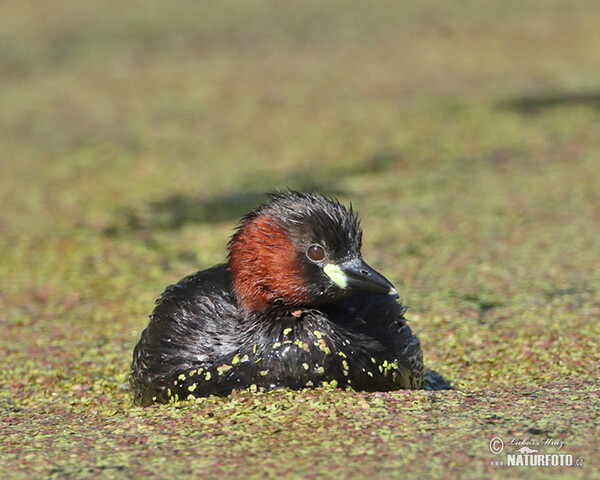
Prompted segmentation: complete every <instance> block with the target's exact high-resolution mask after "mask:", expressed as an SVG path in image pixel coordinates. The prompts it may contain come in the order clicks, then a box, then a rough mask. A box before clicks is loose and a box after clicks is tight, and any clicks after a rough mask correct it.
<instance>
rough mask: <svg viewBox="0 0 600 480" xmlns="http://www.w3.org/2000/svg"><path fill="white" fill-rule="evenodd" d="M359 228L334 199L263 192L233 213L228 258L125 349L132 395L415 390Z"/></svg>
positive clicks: (190, 282)
mask: <svg viewBox="0 0 600 480" xmlns="http://www.w3.org/2000/svg"><path fill="white" fill-rule="evenodd" d="M361 237H362V231H361V229H360V226H359V223H358V219H357V217H356V216H355V215H354V213H353V212H352V211H351V210H346V209H345V208H344V207H343V206H342V205H340V204H339V203H338V202H336V201H333V200H329V199H326V198H324V197H321V196H319V195H315V194H305V193H298V192H290V193H287V194H277V195H274V196H272V197H271V200H270V202H269V203H267V204H265V205H263V206H261V207H259V208H258V209H257V210H255V211H254V212H252V213H250V214H248V215H247V216H246V217H244V219H243V220H242V223H241V225H240V227H239V229H238V231H237V233H236V234H235V235H234V236H233V238H232V240H231V242H230V245H229V249H230V256H229V262H228V264H223V265H217V266H215V267H213V268H210V269H208V270H204V271H201V272H198V273H196V274H193V275H190V276H188V277H186V278H184V279H183V280H181V281H180V282H179V283H177V284H176V285H173V286H170V287H168V288H167V289H166V291H165V292H164V293H163V294H162V296H161V297H160V298H159V299H158V301H157V305H156V307H155V309H154V312H153V313H152V315H151V317H150V323H149V325H148V327H147V328H146V329H145V330H144V332H143V333H142V336H141V339H140V341H139V343H138V344H137V346H136V347H135V350H134V356H133V363H132V376H131V383H132V387H133V390H134V395H135V401H136V403H138V404H141V405H150V404H152V403H154V402H157V403H167V402H170V401H176V400H183V399H186V398H188V397H189V396H190V395H191V396H194V397H200V396H207V395H212V394H214V395H227V394H229V393H230V392H231V391H232V390H236V389H246V388H250V389H260V390H263V389H265V390H266V389H272V388H278V387H288V388H293V389H301V388H305V387H313V386H319V385H322V384H324V383H328V384H331V385H334V386H338V387H340V388H345V387H351V388H353V389H356V390H367V391H376V390H382V391H387V390H397V389H405V388H409V389H414V388H423V387H424V382H425V380H424V367H423V361H422V354H421V348H420V344H419V340H418V339H417V338H416V337H415V336H414V335H413V334H412V332H411V330H410V327H409V326H408V325H407V324H406V321H405V319H404V307H402V305H401V304H399V303H398V302H397V300H396V299H397V295H396V294H395V293H396V292H395V290H394V289H393V287H392V285H391V284H390V283H389V282H388V281H387V280H386V279H385V278H384V277H382V276H381V275H380V274H378V273H377V272H375V271H374V270H372V269H371V268H370V267H369V266H368V265H366V264H365V263H364V261H363V260H362V257H361V255H360V247H361ZM311 246H312V247H313V249H314V248H315V247H320V248H321V249H322V252H320V251H318V249H316V250H317V251H318V253H319V255H317V256H315V255H312V254H311V255H310V256H309V250H308V249H309V248H310V247H311ZM321 253H322V254H323V258H320V254H321ZM311 257H315V258H316V259H315V258H311Z"/></svg>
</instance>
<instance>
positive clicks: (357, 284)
mask: <svg viewBox="0 0 600 480" xmlns="http://www.w3.org/2000/svg"><path fill="white" fill-rule="evenodd" d="M323 271H324V272H325V274H326V275H327V276H328V277H329V278H330V279H331V281H332V282H333V283H335V284H336V285H337V286H338V287H340V288H343V289H348V290H361V291H363V292H368V293H374V294H376V295H393V296H398V292H397V291H396V289H395V288H394V286H393V285H392V284H391V283H390V281H389V280H388V279H387V278H385V277H384V276H383V275H382V274H381V273H379V272H378V271H376V270H374V269H372V268H371V267H369V265H367V264H366V262H365V261H364V260H363V259H362V258H360V257H359V258H355V259H352V260H348V261H346V262H344V263H342V264H340V265H333V264H331V263H330V264H328V265H325V268H324V269H323Z"/></svg>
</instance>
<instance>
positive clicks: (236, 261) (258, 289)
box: [228, 215, 310, 311]
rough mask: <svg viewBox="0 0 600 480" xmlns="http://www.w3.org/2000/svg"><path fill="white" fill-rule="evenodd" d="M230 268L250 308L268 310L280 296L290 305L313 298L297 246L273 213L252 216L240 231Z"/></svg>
mask: <svg viewBox="0 0 600 480" xmlns="http://www.w3.org/2000/svg"><path fill="white" fill-rule="evenodd" d="M228 268H229V272H230V273H231V278H232V281H233V287H234V289H235V293H236V295H237V297H238V299H239V301H240V303H241V305H242V306H243V307H244V308H245V309H246V310H248V311H260V310H265V309H266V308H268V307H269V306H271V305H273V303H274V302H276V301H278V300H279V301H281V302H283V303H285V304H289V305H305V304H307V303H308V302H309V301H310V297H309V295H308V293H307V291H306V287H305V277H304V266H303V265H302V262H300V260H298V258H297V253H296V248H295V247H294V245H292V243H291V242H290V240H289V238H288V237H287V235H286V234H285V231H284V230H283V228H281V227H280V226H279V225H277V224H276V223H275V221H274V219H273V218H272V217H271V216H269V215H259V216H257V217H255V218H252V219H250V220H248V221H247V222H246V223H245V224H244V225H243V226H242V227H241V228H240V230H239V231H238V233H236V235H235V237H234V239H233V242H232V244H231V247H230V254H229V266H228Z"/></svg>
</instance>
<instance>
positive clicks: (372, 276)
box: [228, 191, 397, 311]
mask: <svg viewBox="0 0 600 480" xmlns="http://www.w3.org/2000/svg"><path fill="white" fill-rule="evenodd" d="M361 242H362V230H361V228H360V224H359V221H358V218H357V216H356V215H355V214H354V213H353V211H352V207H350V209H346V208H345V207H344V206H343V205H341V204H340V203H339V202H337V201H335V200H330V199H328V198H325V197H322V196H320V195H316V194H310V193H300V192H295V191H291V192H288V193H285V194H273V195H270V201H269V202H268V203H266V204H264V205H262V206H260V207H259V208H257V209H256V210H254V211H253V212H251V213H249V214H248V215H246V216H245V217H244V218H243V219H242V221H241V224H240V226H239V228H238V230H237V232H236V233H235V234H234V235H233V237H232V239H231V241H230V242H229V263H228V269H229V272H230V273H231V277H232V281H233V286H234V290H235V293H236V295H237V297H238V299H239V301H240V303H241V305H242V306H243V307H244V308H245V309H246V310H248V311H260V310H264V309H266V308H268V307H270V306H272V305H275V304H283V305H289V306H298V307H310V306H318V305H322V304H324V303H327V302H331V301H333V300H336V299H338V298H340V297H342V296H343V295H344V294H345V293H346V292H348V291H350V290H361V291H365V292H369V293H373V294H378V295H393V296H397V292H396V290H395V289H394V287H393V285H392V284H391V283H390V282H389V281H388V280H387V279H386V278H385V277H384V276H383V275H381V274H380V273H378V272H377V271H375V270H373V269H372V268H371V267H369V266H368V265H367V264H366V263H365V261H364V260H363V259H362V256H361V251H360V250H361Z"/></svg>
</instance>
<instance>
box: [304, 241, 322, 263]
mask: <svg viewBox="0 0 600 480" xmlns="http://www.w3.org/2000/svg"><path fill="white" fill-rule="evenodd" d="M306 256H307V257H308V258H309V259H310V260H312V261H313V262H320V261H321V260H323V259H324V258H325V250H323V247H322V246H321V245H311V246H310V247H308V248H307V249H306Z"/></svg>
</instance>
